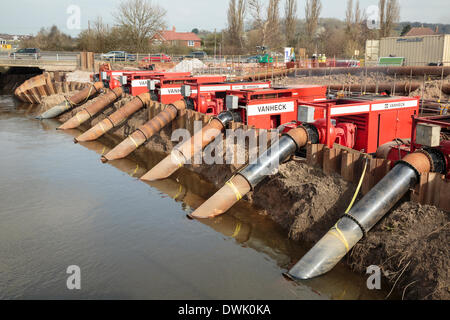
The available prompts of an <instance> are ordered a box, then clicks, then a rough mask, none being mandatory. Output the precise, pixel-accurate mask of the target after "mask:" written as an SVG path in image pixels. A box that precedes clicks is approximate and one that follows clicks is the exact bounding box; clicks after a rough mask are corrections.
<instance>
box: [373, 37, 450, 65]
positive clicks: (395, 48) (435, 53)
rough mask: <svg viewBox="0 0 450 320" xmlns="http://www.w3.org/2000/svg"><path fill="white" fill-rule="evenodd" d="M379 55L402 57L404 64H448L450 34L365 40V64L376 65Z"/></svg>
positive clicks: (449, 58) (449, 61)
mask: <svg viewBox="0 0 450 320" xmlns="http://www.w3.org/2000/svg"><path fill="white" fill-rule="evenodd" d="M381 57H403V58H405V60H404V65H406V66H427V65H440V64H441V63H442V64H443V65H444V66H450V34H437V35H424V36H408V37H388V38H382V39H381V40H367V42H366V61H367V64H368V65H376V64H377V63H378V60H379V58H381Z"/></svg>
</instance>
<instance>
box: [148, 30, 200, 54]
mask: <svg viewBox="0 0 450 320" xmlns="http://www.w3.org/2000/svg"><path fill="white" fill-rule="evenodd" d="M152 41H153V43H154V44H162V45H171V46H185V47H188V48H192V49H198V48H201V46H202V40H201V39H200V38H199V37H198V36H197V35H196V34H195V33H193V32H177V30H176V29H175V27H173V28H172V30H163V31H160V32H158V33H157V34H156V35H155V36H154V37H153V39H152Z"/></svg>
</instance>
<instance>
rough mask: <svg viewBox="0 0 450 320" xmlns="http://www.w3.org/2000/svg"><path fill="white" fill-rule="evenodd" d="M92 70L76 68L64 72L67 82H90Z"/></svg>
mask: <svg viewBox="0 0 450 320" xmlns="http://www.w3.org/2000/svg"><path fill="white" fill-rule="evenodd" d="M91 75H92V72H89V71H81V70H76V71H73V72H69V73H66V81H67V82H91Z"/></svg>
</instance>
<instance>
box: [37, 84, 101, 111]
mask: <svg viewBox="0 0 450 320" xmlns="http://www.w3.org/2000/svg"><path fill="white" fill-rule="evenodd" d="M103 87H104V86H103V82H101V81H100V82H96V83H94V84H93V85H92V86H89V87H88V88H84V89H83V90H81V91H80V92H78V93H76V94H74V95H73V96H71V97H70V98H67V99H66V100H65V101H64V102H62V103H60V104H58V105H56V106H54V107H53V108H51V109H49V110H47V111H45V112H44V113H42V114H41V115H39V116H37V117H36V119H51V118H55V117H57V116H59V115H60V114H63V113H64V112H66V111H68V110H70V109H72V108H74V107H75V106H77V105H78V104H83V103H86V101H87V100H89V98H91V97H92V96H94V95H95V94H97V93H98V92H99V91H100V89H103Z"/></svg>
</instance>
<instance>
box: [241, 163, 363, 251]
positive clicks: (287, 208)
mask: <svg viewBox="0 0 450 320" xmlns="http://www.w3.org/2000/svg"><path fill="white" fill-rule="evenodd" d="M354 190H355V186H354V185H353V184H352V183H349V182H346V181H344V180H342V178H341V177H339V176H338V175H336V174H331V175H326V174H324V173H323V171H322V170H320V169H318V168H313V167H310V166H308V165H307V164H306V163H304V162H303V161H289V162H287V163H285V164H283V165H281V166H280V168H279V172H278V174H277V175H275V176H274V177H272V178H270V179H267V180H266V182H264V183H261V184H260V185H259V186H257V187H256V188H255V191H254V192H253V194H252V195H250V199H251V200H252V201H253V202H255V203H256V204H257V205H258V206H261V207H262V208H264V210H265V212H266V213H267V214H268V215H269V216H270V217H271V218H272V219H273V220H274V221H276V222H277V223H278V224H280V225H281V226H282V227H283V228H285V229H286V230H288V234H289V237H290V238H291V239H294V240H299V241H302V242H308V243H314V242H316V241H317V240H319V239H320V237H321V236H322V235H323V234H324V233H325V232H326V231H327V230H328V229H329V228H330V227H331V226H332V225H333V224H334V223H335V222H336V220H337V219H339V217H340V216H341V215H342V214H343V213H344V211H345V209H346V207H347V206H348V204H349V203H350V200H351V197H352V196H353V193H354Z"/></svg>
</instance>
